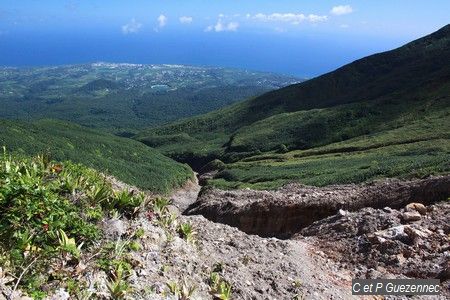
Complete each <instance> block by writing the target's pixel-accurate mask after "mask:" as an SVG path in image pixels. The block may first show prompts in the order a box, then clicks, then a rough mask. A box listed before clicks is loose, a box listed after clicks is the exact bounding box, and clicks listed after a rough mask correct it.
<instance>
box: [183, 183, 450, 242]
mask: <svg viewBox="0 0 450 300" xmlns="http://www.w3.org/2000/svg"><path fill="white" fill-rule="evenodd" d="M449 196H450V176H440V177H430V178H427V179H421V180H412V181H400V180H396V179H388V180H383V181H377V182H373V183H369V184H361V185H356V184H350V185H336V186H327V187H323V188H318V187H311V186H303V185H299V184H290V185H287V186H285V187H283V188H281V189H279V190H276V191H254V190H236V191H222V190H217V189H211V188H207V189H203V190H202V191H201V192H200V195H199V198H198V200H197V202H195V203H194V204H192V205H191V206H189V208H188V209H187V210H186V212H185V213H186V214H189V215H194V214H200V215H203V216H205V217H206V218H208V219H210V220H212V221H214V222H219V223H224V224H228V225H231V226H234V227H237V228H239V229H241V230H242V231H244V232H246V233H250V234H258V235H260V236H264V237H268V236H276V237H279V238H289V237H290V236H292V235H293V234H295V233H297V232H299V231H300V230H301V229H302V228H304V227H306V226H308V225H310V224H311V223H313V222H314V221H317V220H320V219H323V218H326V217H328V216H331V215H334V214H335V213H337V212H338V211H339V209H345V210H349V211H356V210H359V209H362V208H365V207H373V208H383V207H386V206H389V207H391V208H401V207H404V206H405V205H406V204H408V203H411V202H420V203H423V204H431V203H435V202H438V201H442V200H445V199H447V198H448V197H449Z"/></svg>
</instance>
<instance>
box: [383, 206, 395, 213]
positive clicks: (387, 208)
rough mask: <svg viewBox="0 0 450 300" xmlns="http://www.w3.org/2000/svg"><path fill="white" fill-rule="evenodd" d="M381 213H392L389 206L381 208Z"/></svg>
mask: <svg viewBox="0 0 450 300" xmlns="http://www.w3.org/2000/svg"><path fill="white" fill-rule="evenodd" d="M383 211H384V212H387V213H391V212H393V209H392V208H390V207H389V206H386V207H385V208H383Z"/></svg>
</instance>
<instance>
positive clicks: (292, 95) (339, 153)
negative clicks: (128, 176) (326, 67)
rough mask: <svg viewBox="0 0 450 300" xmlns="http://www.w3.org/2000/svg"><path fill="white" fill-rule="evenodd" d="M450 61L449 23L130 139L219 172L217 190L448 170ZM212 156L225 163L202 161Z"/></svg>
mask: <svg viewBox="0 0 450 300" xmlns="http://www.w3.org/2000/svg"><path fill="white" fill-rule="evenodd" d="M449 56H450V25H448V26H446V27H444V28H442V29H441V30H439V31H437V32H435V33H433V34H431V35H429V36H426V37H424V38H421V39H419V40H417V41H414V42H412V43H409V44H407V45H405V46H403V47H400V48H398V49H395V50H392V51H388V52H385V53H380V54H376V55H372V56H369V57H366V58H363V59H360V60H358V61H356V62H354V63H351V64H349V65H346V66H344V67H342V68H340V69H338V70H336V71H334V72H331V73H328V74H325V75H322V76H320V77H317V78H315V79H312V80H309V81H306V82H303V83H300V84H296V85H292V86H288V87H286V88H282V89H280V90H277V91H272V92H269V93H266V94H264V95H262V96H260V97H256V98H254V99H250V100H247V101H244V102H240V103H236V104H233V105H231V106H229V107H226V108H223V109H221V110H218V111H214V112H210V113H208V114H205V115H202V116H198V117H193V118H190V119H186V120H181V121H178V122H175V123H172V124H169V125H165V126H161V127H157V128H150V129H147V130H144V131H142V132H141V133H139V134H138V135H137V136H136V137H135V138H136V139H138V140H140V141H142V142H143V143H145V144H147V145H149V146H151V147H155V148H157V149H159V150H161V151H162V153H164V154H166V155H168V156H170V157H172V158H174V159H176V160H178V161H181V162H187V163H189V164H190V165H191V166H192V167H193V168H194V169H196V170H199V171H203V170H204V171H210V170H219V171H220V172H218V173H217V174H216V175H215V177H214V178H213V179H212V180H209V182H208V183H209V184H212V185H215V186H219V187H223V188H241V187H253V188H276V187H279V186H280V185H282V184H285V183H288V182H292V181H296V182H298V181H299V182H301V183H305V184H313V185H328V184H334V183H350V182H355V183H356V182H363V181H367V180H373V179H376V178H382V177H417V176H426V175H430V174H441V173H448V172H449V167H448V165H449V147H450V135H449V133H448V128H450V97H449V95H450V82H449V80H448V76H449V74H450V66H449V65H448V64H443V63H442V58H443V57H449ZM215 159H218V160H220V161H222V162H224V163H225V166H224V165H220V167H217V168H214V165H217V163H210V164H208V163H209V162H211V161H214V160H215ZM216 162H217V161H216ZM205 165H206V166H205Z"/></svg>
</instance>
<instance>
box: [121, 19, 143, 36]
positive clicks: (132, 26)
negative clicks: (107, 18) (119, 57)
mask: <svg viewBox="0 0 450 300" xmlns="http://www.w3.org/2000/svg"><path fill="white" fill-rule="evenodd" d="M141 28H142V23H139V22H137V21H136V19H134V18H133V19H131V21H130V22H129V23H128V24H125V25H123V26H122V33H123V34H129V33H137V32H138V31H139V30H141Z"/></svg>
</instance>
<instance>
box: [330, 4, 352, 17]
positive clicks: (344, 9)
mask: <svg viewBox="0 0 450 300" xmlns="http://www.w3.org/2000/svg"><path fill="white" fill-rule="evenodd" d="M352 12H353V8H352V7H351V6H350V5H338V6H334V7H333V8H332V9H331V11H330V13H331V14H333V15H336V16H341V15H346V14H350V13H352Z"/></svg>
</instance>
